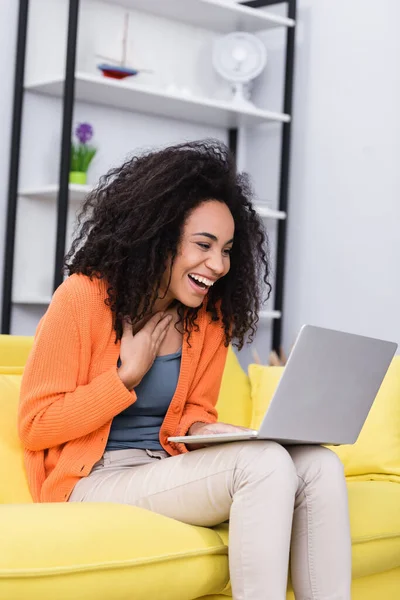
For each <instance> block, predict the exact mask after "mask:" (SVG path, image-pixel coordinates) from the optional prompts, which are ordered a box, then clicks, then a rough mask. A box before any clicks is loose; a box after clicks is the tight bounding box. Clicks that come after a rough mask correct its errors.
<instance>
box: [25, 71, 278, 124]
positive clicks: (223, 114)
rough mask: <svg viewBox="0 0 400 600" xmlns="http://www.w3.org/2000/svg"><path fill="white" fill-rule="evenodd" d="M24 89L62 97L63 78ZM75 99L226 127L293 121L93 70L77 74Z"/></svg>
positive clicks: (262, 111)
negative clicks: (103, 74) (93, 72)
mask: <svg viewBox="0 0 400 600" xmlns="http://www.w3.org/2000/svg"><path fill="white" fill-rule="evenodd" d="M25 89H26V90H28V91H31V92H36V93H38V94H45V95H47V96H55V97H57V98H61V97H62V95H63V90H64V78H63V77H59V78H54V79H47V80H44V81H38V82H36V83H30V84H29V85H27V86H26V87H25ZM75 98H76V100H80V101H82V102H90V103H91V104H100V105H103V106H112V107H113V108H121V109H123V110H132V111H136V112H140V113H146V114H151V115H157V116H163V117H167V118H169V119H178V120H180V121H191V122H192V123H202V124H206V125H214V126H216V127H225V128H234V127H243V126H254V125H260V124H262V123H266V122H268V121H276V122H279V123H287V122H288V121H290V116H289V115H285V114H282V113H277V112H273V111H269V110H262V109H260V108H257V107H256V106H254V107H252V106H250V107H242V106H235V105H234V104H233V103H232V102H229V101H222V100H214V99H212V98H202V97H195V96H193V95H191V96H183V95H179V94H174V93H171V92H168V91H165V90H159V89H156V88H152V87H150V86H144V85H140V84H138V83H136V82H135V81H134V80H131V81H127V82H124V81H116V80H114V79H110V78H105V77H101V76H98V75H92V74H90V73H76V74H75Z"/></svg>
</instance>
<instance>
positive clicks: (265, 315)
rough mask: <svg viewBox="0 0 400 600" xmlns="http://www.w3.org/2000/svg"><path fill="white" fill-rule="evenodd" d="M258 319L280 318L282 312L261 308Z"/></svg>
mask: <svg viewBox="0 0 400 600" xmlns="http://www.w3.org/2000/svg"><path fill="white" fill-rule="evenodd" d="M259 316H260V319H280V318H281V316H282V313H281V312H280V311H279V310H261V311H260V313H259Z"/></svg>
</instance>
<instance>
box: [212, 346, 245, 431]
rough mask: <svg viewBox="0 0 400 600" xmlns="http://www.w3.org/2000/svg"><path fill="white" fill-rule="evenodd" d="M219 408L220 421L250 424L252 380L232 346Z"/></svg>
mask: <svg viewBox="0 0 400 600" xmlns="http://www.w3.org/2000/svg"><path fill="white" fill-rule="evenodd" d="M217 410H218V419H219V420H220V421H223V422H225V423H232V424H233V425H242V426H243V427H249V426H250V420H251V391H250V381H249V378H248V377H247V375H246V373H245V372H244V371H243V369H242V367H241V366H240V364H239V361H238V359H237V356H236V354H235V352H234V351H233V350H232V347H229V350H228V356H227V359H226V364H225V369H224V374H223V377H222V383H221V389H220V392H219V397H218V403H217Z"/></svg>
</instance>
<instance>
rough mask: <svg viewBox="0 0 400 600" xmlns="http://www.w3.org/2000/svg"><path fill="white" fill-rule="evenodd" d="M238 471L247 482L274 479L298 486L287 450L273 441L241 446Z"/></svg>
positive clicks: (255, 442) (247, 443) (248, 443)
mask: <svg viewBox="0 0 400 600" xmlns="http://www.w3.org/2000/svg"><path fill="white" fill-rule="evenodd" d="M236 471H237V474H238V476H239V477H241V475H244V477H245V479H246V480H247V481H249V480H254V479H262V478H266V477H272V478H273V479H274V480H275V482H276V483H278V481H282V482H285V483H286V484H288V483H289V485H291V484H292V485H293V489H294V490H295V488H296V486H297V474H296V469H295V466H294V464H293V461H292V459H291V457H290V455H289V453H288V452H287V450H286V449H285V448H284V447H283V446H281V445H280V444H277V443H276V442H271V441H261V440H259V441H254V442H245V443H243V444H241V448H240V450H239V452H238V455H237V460H236Z"/></svg>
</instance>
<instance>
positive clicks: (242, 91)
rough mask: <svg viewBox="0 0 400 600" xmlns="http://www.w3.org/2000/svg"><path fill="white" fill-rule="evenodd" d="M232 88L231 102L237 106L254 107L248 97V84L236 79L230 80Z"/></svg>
mask: <svg viewBox="0 0 400 600" xmlns="http://www.w3.org/2000/svg"><path fill="white" fill-rule="evenodd" d="M231 86H232V90H233V97H232V103H233V104H237V105H238V106H246V107H251V108H254V107H255V105H254V104H253V102H251V101H250V100H249V99H248V95H249V84H248V83H242V82H237V81H231Z"/></svg>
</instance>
